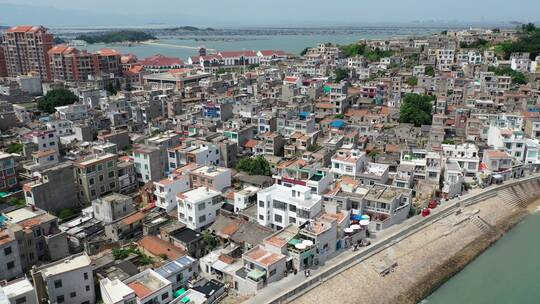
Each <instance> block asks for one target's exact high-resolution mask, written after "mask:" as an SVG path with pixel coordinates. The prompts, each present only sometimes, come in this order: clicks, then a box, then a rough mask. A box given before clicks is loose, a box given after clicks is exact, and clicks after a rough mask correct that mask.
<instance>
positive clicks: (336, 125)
mask: <svg viewBox="0 0 540 304" xmlns="http://www.w3.org/2000/svg"><path fill="white" fill-rule="evenodd" d="M330 127H332V128H343V127H345V122H344V121H343V120H333V121H332V122H330Z"/></svg>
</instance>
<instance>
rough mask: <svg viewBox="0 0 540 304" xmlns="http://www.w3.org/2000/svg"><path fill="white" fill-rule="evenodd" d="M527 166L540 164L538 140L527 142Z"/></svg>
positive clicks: (525, 161) (527, 140)
mask: <svg viewBox="0 0 540 304" xmlns="http://www.w3.org/2000/svg"><path fill="white" fill-rule="evenodd" d="M524 163H526V164H540V141H539V140H538V139H529V138H527V139H526V140H525V160H524Z"/></svg>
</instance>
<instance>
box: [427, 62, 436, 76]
mask: <svg viewBox="0 0 540 304" xmlns="http://www.w3.org/2000/svg"><path fill="white" fill-rule="evenodd" d="M425 73H426V75H427V76H431V77H433V76H435V68H434V67H433V66H431V65H428V66H426V72H425Z"/></svg>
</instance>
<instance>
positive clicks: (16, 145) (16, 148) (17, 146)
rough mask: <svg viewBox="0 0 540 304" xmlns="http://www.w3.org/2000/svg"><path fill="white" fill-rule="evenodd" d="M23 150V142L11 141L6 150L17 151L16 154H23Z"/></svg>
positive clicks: (8, 151) (9, 151)
mask: <svg viewBox="0 0 540 304" xmlns="http://www.w3.org/2000/svg"><path fill="white" fill-rule="evenodd" d="M22 151H23V144H21V143H14V142H12V143H10V144H9V145H8V146H7V147H6V152H7V153H10V154H11V153H16V154H21V153H22Z"/></svg>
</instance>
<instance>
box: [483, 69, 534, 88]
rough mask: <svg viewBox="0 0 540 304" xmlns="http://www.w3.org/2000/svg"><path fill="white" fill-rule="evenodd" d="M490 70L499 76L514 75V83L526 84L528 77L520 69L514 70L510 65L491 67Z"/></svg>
mask: <svg viewBox="0 0 540 304" xmlns="http://www.w3.org/2000/svg"><path fill="white" fill-rule="evenodd" d="M488 70H489V71H490V72H494V73H495V75H497V76H510V77H512V83H513V84H526V83H527V78H526V77H525V75H524V74H523V73H522V72H520V71H514V70H512V69H511V68H509V67H497V68H496V67H489V68H488Z"/></svg>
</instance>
